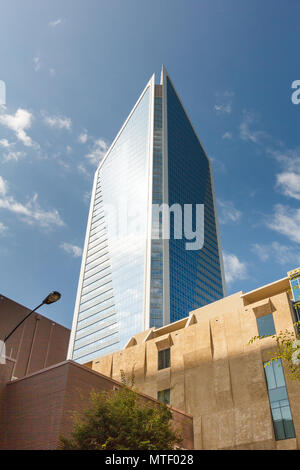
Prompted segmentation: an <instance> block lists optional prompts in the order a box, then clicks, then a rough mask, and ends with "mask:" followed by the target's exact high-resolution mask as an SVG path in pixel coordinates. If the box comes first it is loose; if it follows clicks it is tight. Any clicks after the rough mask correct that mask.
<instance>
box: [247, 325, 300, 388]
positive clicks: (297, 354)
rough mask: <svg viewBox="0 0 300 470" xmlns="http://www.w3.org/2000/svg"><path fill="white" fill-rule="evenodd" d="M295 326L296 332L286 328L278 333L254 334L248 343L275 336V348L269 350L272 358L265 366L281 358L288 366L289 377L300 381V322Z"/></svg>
mask: <svg viewBox="0 0 300 470" xmlns="http://www.w3.org/2000/svg"><path fill="white" fill-rule="evenodd" d="M294 326H295V331H297V333H295V331H290V330H285V331H280V333H279V334H278V335H264V336H254V337H253V338H251V339H250V341H249V343H248V344H252V343H253V342H254V341H257V340H258V339H262V338H268V337H271V338H275V339H276V346H275V349H274V351H272V352H269V355H270V359H269V361H268V362H267V363H266V364H265V367H266V366H268V365H270V364H271V363H272V362H277V361H278V359H281V360H282V362H283V364H284V365H285V366H286V370H287V375H288V377H289V378H290V379H294V380H299V381H300V334H299V326H300V322H297V323H294Z"/></svg>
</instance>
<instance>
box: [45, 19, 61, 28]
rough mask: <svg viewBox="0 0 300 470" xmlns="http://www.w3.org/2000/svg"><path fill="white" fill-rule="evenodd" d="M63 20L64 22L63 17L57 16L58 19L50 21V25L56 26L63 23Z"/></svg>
mask: <svg viewBox="0 0 300 470" xmlns="http://www.w3.org/2000/svg"><path fill="white" fill-rule="evenodd" d="M62 22H63V20H62V18H57V20H54V21H49V23H48V25H49V26H51V28H55V27H56V26H58V25H59V24H62Z"/></svg>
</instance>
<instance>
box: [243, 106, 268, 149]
mask: <svg viewBox="0 0 300 470" xmlns="http://www.w3.org/2000/svg"><path fill="white" fill-rule="evenodd" d="M255 120H256V119H255V116H254V114H253V113H250V112H248V111H245V112H244V114H243V121H242V123H241V124H240V137H241V139H242V140H245V141H250V142H253V143H255V144H259V143H261V141H262V140H264V139H266V138H268V137H269V136H268V134H267V133H266V132H265V131H262V130H256V131H254V130H252V129H251V126H252V124H254V123H255Z"/></svg>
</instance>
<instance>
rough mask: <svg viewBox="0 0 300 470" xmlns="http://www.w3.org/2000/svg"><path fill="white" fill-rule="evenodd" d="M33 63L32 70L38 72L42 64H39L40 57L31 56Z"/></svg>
mask: <svg viewBox="0 0 300 470" xmlns="http://www.w3.org/2000/svg"><path fill="white" fill-rule="evenodd" d="M33 64H34V70H35V72H38V71H39V70H40V68H41V66H42V64H41V59H40V58H39V57H37V56H36V57H34V58H33Z"/></svg>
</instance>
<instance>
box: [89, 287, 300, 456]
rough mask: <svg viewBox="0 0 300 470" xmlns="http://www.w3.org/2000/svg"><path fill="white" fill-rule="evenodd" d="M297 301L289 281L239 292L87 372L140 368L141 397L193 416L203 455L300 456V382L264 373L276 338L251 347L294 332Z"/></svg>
mask: <svg viewBox="0 0 300 470" xmlns="http://www.w3.org/2000/svg"><path fill="white" fill-rule="evenodd" d="M290 299H291V292H290V285H289V280H288V278H284V279H281V280H279V281H276V282H274V283H272V284H269V285H267V286H263V287H261V288H259V289H256V290H254V291H251V292H248V293H246V294H244V293H243V292H238V293H236V294H234V295H231V296H228V297H225V298H224V299H222V300H219V301H217V302H214V303H212V304H210V305H207V306H205V307H202V308H200V309H198V310H195V311H193V312H191V313H190V315H189V317H187V318H185V319H182V320H180V321H178V322H176V323H173V324H170V325H168V326H165V327H162V328H160V329H155V328H152V329H149V330H147V331H145V332H143V333H140V334H138V335H136V336H135V337H133V338H131V340H130V341H129V342H128V344H127V345H126V347H125V348H124V350H122V351H119V352H116V353H114V354H111V355H108V356H105V357H102V358H100V359H99V360H95V361H92V362H90V363H88V364H86V365H87V366H88V367H90V368H92V369H93V370H95V371H98V372H100V373H102V374H104V375H107V376H110V377H112V378H113V379H116V380H119V379H120V370H124V371H125V372H126V373H127V374H130V373H131V371H132V368H133V367H134V373H135V383H136V387H137V389H138V391H140V392H143V393H145V394H147V395H149V396H152V397H154V398H160V399H165V400H166V401H169V402H170V404H171V406H174V407H175V408H177V409H180V410H182V411H184V412H186V413H189V414H191V415H192V416H193V418H194V446H195V449H299V448H300V383H299V382H296V381H292V380H291V379H289V378H287V377H286V376H285V378H284V374H283V369H282V368H278V367H277V366H276V369H275V368H273V369H272V370H270V369H268V370H266V369H265V368H264V362H266V361H267V360H268V358H269V354H268V352H269V351H271V350H272V349H273V348H274V345H275V340H274V339H272V338H271V337H270V338H264V339H260V340H258V341H256V342H254V343H253V344H251V345H249V344H248V342H249V340H250V338H252V337H253V336H255V335H258V334H265V333H268V332H270V333H272V328H273V332H274V331H275V330H276V332H277V333H279V332H280V331H282V330H285V329H288V330H291V331H294V326H293V323H294V321H295V319H294V313H293V308H292V304H291V301H290ZM274 328H275V329H274ZM271 406H272V411H271ZM272 416H273V419H272Z"/></svg>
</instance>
